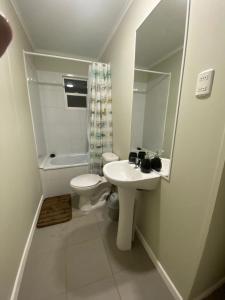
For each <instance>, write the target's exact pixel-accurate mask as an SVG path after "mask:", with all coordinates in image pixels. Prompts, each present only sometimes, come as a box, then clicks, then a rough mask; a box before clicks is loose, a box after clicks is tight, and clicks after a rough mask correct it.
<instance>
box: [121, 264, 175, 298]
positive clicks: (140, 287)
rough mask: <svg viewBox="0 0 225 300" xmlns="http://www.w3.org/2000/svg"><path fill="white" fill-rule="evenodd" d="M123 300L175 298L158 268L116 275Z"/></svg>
mask: <svg viewBox="0 0 225 300" xmlns="http://www.w3.org/2000/svg"><path fill="white" fill-rule="evenodd" d="M115 279H116V282H117V287H118V290H119V293H120V297H121V300H174V298H173V297H172V295H171V293H170V292H169V290H168V288H167V287H166V285H165V284H164V282H163V281H162V279H161V277H160V276H159V274H158V272H157V271H156V269H153V270H151V271H149V272H145V273H139V274H134V273H130V272H126V271H125V272H120V273H118V274H117V275H115Z"/></svg>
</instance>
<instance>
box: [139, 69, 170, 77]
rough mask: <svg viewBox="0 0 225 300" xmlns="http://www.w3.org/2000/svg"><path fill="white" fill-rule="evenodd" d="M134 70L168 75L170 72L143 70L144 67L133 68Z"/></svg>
mask: <svg viewBox="0 0 225 300" xmlns="http://www.w3.org/2000/svg"><path fill="white" fill-rule="evenodd" d="M134 70H135V71H139V72H146V73H153V74H161V75H168V76H170V75H171V73H165V72H158V71H151V70H145V69H137V68H135V69H134Z"/></svg>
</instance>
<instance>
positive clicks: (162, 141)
mask: <svg viewBox="0 0 225 300" xmlns="http://www.w3.org/2000/svg"><path fill="white" fill-rule="evenodd" d="M187 1H188V0H161V1H160V2H159V4H158V5H157V6H156V8H155V9H154V10H153V11H152V12H151V14H150V15H149V16H148V17H147V18H146V20H145V21H144V23H143V24H142V25H141V26H140V27H139V28H138V30H137V33H136V57H135V74H134V75H135V76H134V90H133V112H132V134H131V148H132V150H134V149H136V148H137V147H140V148H144V149H147V150H148V151H150V152H153V153H155V152H157V151H159V153H161V155H162V157H165V158H169V159H171V152H172V148H173V140H174V132H175V124H176V118H177V107H178V102H179V97H178V95H179V86H180V82H181V79H180V78H181V75H182V74H181V70H182V60H183V55H184V54H183V52H184V51H183V49H184V38H185V24H186V12H187Z"/></svg>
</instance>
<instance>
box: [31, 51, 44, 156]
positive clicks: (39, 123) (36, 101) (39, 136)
mask: <svg viewBox="0 0 225 300" xmlns="http://www.w3.org/2000/svg"><path fill="white" fill-rule="evenodd" d="M26 71H27V77H28V81H27V82H28V87H29V95H30V108H31V112H32V123H33V129H34V133H35V142H36V151H37V155H38V159H39V160H42V158H43V157H45V156H46V154H47V148H46V142H45V134H44V127H43V118H42V110H41V104H40V92H39V86H38V85H37V80H38V76H37V72H36V68H35V64H34V60H33V57H32V56H27V57H26Z"/></svg>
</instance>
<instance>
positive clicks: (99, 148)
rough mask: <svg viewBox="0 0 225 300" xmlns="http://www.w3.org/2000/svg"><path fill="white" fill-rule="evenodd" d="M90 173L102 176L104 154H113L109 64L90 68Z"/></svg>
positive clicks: (96, 64) (99, 64) (97, 64)
mask: <svg viewBox="0 0 225 300" xmlns="http://www.w3.org/2000/svg"><path fill="white" fill-rule="evenodd" d="M88 83H89V97H88V111H89V114H88V116H89V120H88V123H89V126H88V127H89V130H88V135H89V155H90V160H89V172H90V173H93V174H99V175H102V154H103V153H105V152H112V87H111V69H110V65H109V64H102V63H93V64H92V65H90V67H89V79H88Z"/></svg>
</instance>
